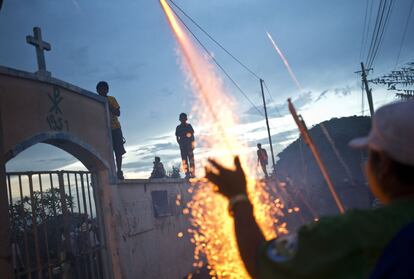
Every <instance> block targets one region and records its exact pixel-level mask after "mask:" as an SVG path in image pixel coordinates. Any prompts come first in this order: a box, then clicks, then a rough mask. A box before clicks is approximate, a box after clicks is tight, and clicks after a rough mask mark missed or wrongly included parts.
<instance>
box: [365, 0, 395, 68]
mask: <svg viewBox="0 0 414 279" xmlns="http://www.w3.org/2000/svg"><path fill="white" fill-rule="evenodd" d="M393 7H394V0H391V1H390V4H389V6H388V10H387V15H386V16H385V20H384V24H383V27H382V30H381V35H380V38H379V41H378V44H377V47H376V49H375V50H374V54H373V56H372V59H371V63H370V64H369V68H371V67H372V66H373V64H374V61H375V58H376V56H377V53H378V50H379V48H380V46H381V43H382V38H383V36H384V34H385V33H386V31H387V27H388V20H389V17H390V15H391V11H392V8H393Z"/></svg>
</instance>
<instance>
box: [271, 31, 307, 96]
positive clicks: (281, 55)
mask: <svg viewBox="0 0 414 279" xmlns="http://www.w3.org/2000/svg"><path fill="white" fill-rule="evenodd" d="M266 34H267V36H268V37H269V40H270V42H272V45H273V47H274V49H275V50H276V52H277V53H278V54H279V56H280V59H282V61H283V64H285V66H286V69H287V70H288V72H289V75H290V77H291V78H292V80H293V82H294V83H295V84H296V86H297V87H298V89H299V90H302V86H301V85H300V83H299V81H298V79H297V78H296V76H295V74H294V73H293V71H292V68H291V67H290V65H289V62H288V61H287V59H286V57H285V56H284V55H283V53H282V51H281V50H280V48H279V47H278V46H277V45H276V43H275V41H274V40H273V38H272V36H271V35H270V34H269V32H266Z"/></svg>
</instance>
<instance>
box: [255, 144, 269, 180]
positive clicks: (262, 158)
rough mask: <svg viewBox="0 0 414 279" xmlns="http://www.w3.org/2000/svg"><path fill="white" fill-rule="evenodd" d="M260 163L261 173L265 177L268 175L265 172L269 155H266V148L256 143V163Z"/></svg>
mask: <svg viewBox="0 0 414 279" xmlns="http://www.w3.org/2000/svg"><path fill="white" fill-rule="evenodd" d="M259 163H260V166H261V167H262V170H263V173H264V174H265V176H266V178H268V177H269V175H268V174H267V168H266V166H267V164H268V163H269V157H268V156H267V152H266V149H264V148H262V144H261V143H258V144H257V164H259Z"/></svg>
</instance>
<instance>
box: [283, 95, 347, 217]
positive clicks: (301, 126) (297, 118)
mask: <svg viewBox="0 0 414 279" xmlns="http://www.w3.org/2000/svg"><path fill="white" fill-rule="evenodd" d="M288 104H289V111H290V113H291V114H292V116H293V119H294V120H295V122H296V125H298V128H299V131H300V133H301V135H302V137H303V140H304V141H305V143H306V144H307V145H308V146H309V148H310V150H311V152H312V154H313V156H314V157H315V159H316V163H317V164H318V166H319V169H320V170H321V172H322V175H323V177H324V178H325V181H326V183H327V184H328V188H329V191H330V192H331V194H332V197H333V198H334V200H335V203H336V205H337V206H338V209H339V212H340V213H341V214H344V212H345V210H344V206H343V204H342V202H341V200H340V199H339V197H338V195H337V193H336V191H335V188H334V185H333V183H332V180H331V178H330V177H329V174H328V171H327V169H326V167H325V165H324V164H323V162H322V159H321V156H320V155H319V152H318V149H316V146H315V144H314V143H313V141H312V138H311V137H310V135H309V131H308V128H307V127H306V124H305V121H304V120H303V119H302V116H301V115H298V114H297V113H296V109H295V107H294V106H293V104H292V102H291V100H290V99H288Z"/></svg>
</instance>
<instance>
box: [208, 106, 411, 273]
mask: <svg viewBox="0 0 414 279" xmlns="http://www.w3.org/2000/svg"><path fill="white" fill-rule="evenodd" d="M412 119H414V101H407V102H402V103H394V104H390V105H387V106H384V107H382V108H380V109H379V110H378V111H377V112H376V113H375V115H374V116H373V122H372V128H371V131H370V133H369V135H368V136H367V137H365V138H359V139H355V140H353V141H351V143H350V145H351V146H352V147H354V148H366V149H367V150H368V160H367V162H366V164H365V173H366V176H367V180H368V183H369V186H370V188H371V190H372V192H373V193H374V195H375V196H376V197H378V198H379V199H380V200H381V202H382V203H383V204H384V205H385V206H384V207H382V208H377V209H374V210H350V211H348V212H345V214H343V215H341V216H334V217H324V218H321V219H320V220H319V221H318V222H314V223H312V224H308V225H305V226H303V227H301V228H300V229H299V230H298V232H297V234H291V235H287V236H279V237H277V238H276V239H273V240H270V241H266V240H265V238H264V236H263V233H262V232H261V230H260V228H259V226H258V225H257V223H256V220H255V218H254V215H253V205H252V204H251V202H250V201H249V199H248V197H247V190H246V178H245V174H244V171H243V169H242V167H241V163H240V160H239V158H238V157H236V158H235V160H234V163H235V169H228V168H225V167H223V166H222V165H221V164H219V163H218V162H217V161H215V160H209V162H210V165H208V166H207V167H206V178H207V179H208V180H209V181H211V182H212V183H214V184H215V185H217V188H218V191H219V193H220V194H222V195H224V196H225V197H226V198H228V200H229V212H230V215H231V216H232V217H233V219H234V224H235V233H236V238H237V244H238V249H239V252H240V256H241V258H242V260H243V262H244V265H245V267H246V270H247V271H248V273H249V274H250V275H251V276H252V277H253V278H369V277H370V276H371V277H370V278H391V277H389V276H391V275H392V276H394V277H392V278H414V267H413V265H412V263H413V262H414V251H413V249H412V247H414V175H413V173H414V125H413V124H412ZM384 276H385V277H384Z"/></svg>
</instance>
